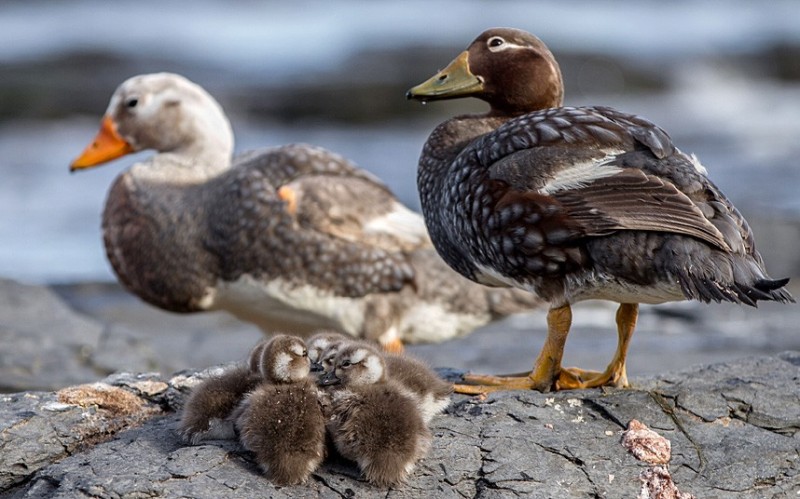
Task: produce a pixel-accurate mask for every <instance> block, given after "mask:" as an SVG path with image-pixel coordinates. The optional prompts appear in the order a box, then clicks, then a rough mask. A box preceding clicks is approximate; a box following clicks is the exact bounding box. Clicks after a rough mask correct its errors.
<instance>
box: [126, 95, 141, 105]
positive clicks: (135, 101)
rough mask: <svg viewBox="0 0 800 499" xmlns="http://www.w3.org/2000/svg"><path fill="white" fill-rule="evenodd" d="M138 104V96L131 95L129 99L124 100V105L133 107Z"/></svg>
mask: <svg viewBox="0 0 800 499" xmlns="http://www.w3.org/2000/svg"><path fill="white" fill-rule="evenodd" d="M137 104H139V98H138V97H131V98H130V99H128V100H126V101H125V107H128V108H134V107H136V105H137Z"/></svg>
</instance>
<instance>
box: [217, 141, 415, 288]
mask: <svg viewBox="0 0 800 499" xmlns="http://www.w3.org/2000/svg"><path fill="white" fill-rule="evenodd" d="M211 190H212V192H214V193H215V195H212V196H211V202H213V203H214V204H215V208H214V209H213V210H211V211H210V213H209V217H208V223H209V226H210V230H209V231H208V233H209V234H212V236H211V237H209V238H208V239H207V240H206V242H205V244H206V246H207V247H208V248H209V250H210V251H212V252H213V253H214V254H216V255H217V257H218V259H219V262H220V263H219V266H220V269H221V274H222V276H223V279H224V280H226V281H234V280H236V279H237V278H239V277H240V276H242V275H243V274H249V275H252V276H254V277H255V278H257V279H259V280H261V281H265V282H266V281H271V280H273V279H282V280H283V281H286V282H290V283H292V284H294V285H296V286H302V285H310V286H313V287H315V288H317V289H319V290H323V291H325V292H329V293H332V294H334V295H337V296H346V297H360V296H364V295H366V294H369V293H376V292H393V291H398V290H400V289H402V288H403V287H404V286H405V285H407V284H408V283H410V282H412V281H413V279H414V269H413V267H412V265H411V264H410V262H409V258H408V255H407V253H406V246H408V245H413V243H411V242H409V241H411V240H415V241H417V243H419V241H420V239H421V238H420V236H419V234H417V235H416V236H413V237H412V236H408V237H406V238H405V239H404V238H403V237H402V236H395V237H394V239H392V238H391V237H388V236H385V235H383V234H382V233H381V230H378V229H373V227H376V226H377V227H380V223H379V221H380V220H381V219H384V218H389V219H392V216H391V213H393V211H392V209H393V208H395V207H396V206H395V205H398V206H400V207H402V205H401V204H400V203H399V202H398V201H397V200H396V199H395V198H394V196H393V195H392V193H391V191H389V190H388V188H386V186H384V185H383V184H381V183H380V182H378V181H376V180H375V179H374V177H372V176H371V175H369V174H368V173H366V172H364V171H363V170H360V169H358V168H356V167H355V166H354V165H353V164H352V163H350V162H348V161H346V160H344V159H343V158H342V157H341V156H338V155H335V154H333V153H329V152H328V151H325V150H324V149H320V148H316V147H311V146H304V145H291V146H283V147H278V148H273V149H266V150H261V151H257V152H252V153H247V154H246V155H245V156H240V157H238V158H237V161H236V163H235V167H234V168H233V169H232V170H231V172H230V173H229V174H228V175H225V176H223V177H221V178H220V179H218V180H217V181H216V182H215V185H214V186H213V187H211ZM378 199H379V200H381V202H380V203H378V202H377V201H376V202H375V205H372V204H370V201H375V200H378ZM387 200H388V201H387ZM393 203H394V204H393ZM402 208H403V209H404V207H402ZM411 213H413V212H411ZM398 218H401V219H402V218H403V217H402V216H400V215H399V216H398ZM411 225H413V223H412V224H411ZM387 230H388V229H385V230H384V232H386V231H387ZM423 230H424V226H423ZM410 232H411V233H413V231H410ZM423 242H424V241H423Z"/></svg>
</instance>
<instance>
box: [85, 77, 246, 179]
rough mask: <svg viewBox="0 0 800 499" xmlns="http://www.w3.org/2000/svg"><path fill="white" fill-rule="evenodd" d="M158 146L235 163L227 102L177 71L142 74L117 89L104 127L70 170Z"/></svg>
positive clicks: (193, 159) (196, 159)
mask: <svg viewBox="0 0 800 499" xmlns="http://www.w3.org/2000/svg"><path fill="white" fill-rule="evenodd" d="M145 149H154V150H156V151H158V152H160V153H165V152H170V153H174V154H177V155H185V156H187V157H188V159H189V160H190V161H191V162H192V163H193V164H194V163H202V162H204V161H207V162H220V161H222V162H227V163H229V162H230V157H231V154H232V152H233V131H232V130H231V125H230V122H229V121H228V118H227V117H226V116H225V113H224V112H223V110H222V107H221V106H220V105H219V103H218V102H217V101H216V100H215V99H214V98H213V97H211V95H209V94H208V93H207V92H206V91H205V90H203V89H202V88H201V87H200V86H198V85H196V84H195V83H192V82H191V81H189V80H187V79H186V78H184V77H183V76H180V75H177V74H172V73H154V74H146V75H138V76H134V77H132V78H129V79H128V80H126V81H124V82H123V83H122V84H121V85H120V86H119V87H118V88H117V90H116V91H115V92H114V94H113V95H112V97H111V101H110V103H109V105H108V109H107V110H106V113H105V115H104V116H103V118H102V120H101V122H100V131H99V132H98V133H97V136H96V137H95V139H94V140H93V141H92V143H91V144H89V145H88V146H87V147H86V149H85V150H84V151H83V153H82V154H81V155H80V156H79V157H78V158H77V159H75V161H73V162H72V164H71V165H70V170H71V171H75V170H80V169H84V168H90V167H93V166H97V165H100V164H103V163H106V162H108V161H111V160H113V159H117V158H119V157H122V156H124V155H126V154H129V153H133V152H138V151H143V150H145Z"/></svg>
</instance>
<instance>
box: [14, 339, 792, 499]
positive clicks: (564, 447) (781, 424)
mask: <svg viewBox="0 0 800 499" xmlns="http://www.w3.org/2000/svg"><path fill="white" fill-rule="evenodd" d="M208 372H209V371H208V370H207V371H202V372H199V373H195V372H184V373H180V374H178V375H175V376H173V377H172V378H170V379H161V378H160V377H158V376H157V375H154V374H144V375H132V374H117V375H114V376H111V377H108V378H106V379H105V380H104V381H102V382H101V383H100V384H92V385H84V386H82V387H79V388H70V389H66V390H61V391H60V392H57V393H32V392H31V393H18V394H12V395H7V396H6V397H5V398H4V399H3V401H2V405H1V406H0V435H2V437H3V438H2V441H0V497H14V498H21V497H55V498H59V497H62V498H67V497H69V498H75V497H119V498H134V497H219V498H225V497H239V498H249V497H253V498H255V497H259V498H261V497H277V498H280V497H336V498H339V497H359V498H361V497H366V498H370V497H422V496H425V497H436V498H439V497H442V498H444V497H493V498H494V497H501V498H502V497H517V496H531V497H607V498H616V497H619V498H623V497H625V498H631V497H651V498H656V497H661V498H667V497H681V498H688V497H691V496H694V497H726V498H753V499H755V498H763V497H796V496H797V495H798V494H800V396H798V394H800V352H786V353H783V354H780V355H777V356H760V357H751V358H746V359H742V360H738V361H733V362H728V363H724V364H714V365H708V366H705V367H700V368H695V369H691V370H685V371H680V372H675V373H670V374H668V375H664V376H660V377H657V378H649V379H635V378H634V379H633V387H632V388H631V389H626V390H617V389H609V390H582V391H575V392H562V393H552V394H542V393H538V392H500V393H495V394H491V395H489V396H487V397H466V396H454V397H453V403H452V405H451V407H450V408H449V409H448V411H447V412H446V413H445V414H443V415H440V416H438V417H436V418H435V419H434V420H433V421H432V423H431V425H432V430H433V433H434V435H435V438H434V442H433V447H432V449H431V452H430V454H429V455H428V456H427V457H426V458H425V459H424V460H422V461H421V462H420V463H419V464H418V466H417V468H416V469H415V471H414V472H413V473H412V476H411V478H410V480H409V482H408V483H407V484H406V485H405V486H404V487H402V488H398V489H396V490H390V491H388V494H387V491H386V490H382V489H379V488H376V487H373V486H371V485H369V484H368V483H367V482H365V481H364V480H363V479H360V478H359V473H358V470H357V469H356V468H355V466H354V465H353V464H352V463H348V462H345V461H342V460H341V459H330V460H329V461H327V462H326V463H325V464H323V466H322V467H321V468H320V469H319V470H317V472H315V473H314V474H313V476H312V479H311V480H309V482H308V483H307V484H305V485H303V486H298V487H284V488H276V487H274V486H273V485H272V484H271V483H270V482H269V481H268V480H267V479H266V478H264V476H263V475H262V474H261V473H260V472H259V470H258V468H257V466H256V465H255V463H254V461H253V459H252V457H251V456H250V455H249V454H248V453H247V452H245V451H244V450H243V449H242V448H241V447H240V446H239V445H238V444H237V443H236V442H233V441H213V442H207V443H205V444H203V445H198V446H186V445H184V444H183V443H181V441H180V438H179V436H178V434H177V431H176V425H177V422H178V419H179V410H180V408H181V406H182V403H183V401H184V399H185V395H186V393H188V391H189V389H190V387H191V386H193V385H194V384H196V383H197V382H198V381H199V379H202V378H203V377H204V376H207V375H208ZM443 372H444V371H443ZM448 375H450V376H457V373H454V372H452V371H450V372H449V373H448ZM123 393H124V395H123ZM633 419H636V420H638V421H640V422H641V423H642V424H644V425H646V426H647V427H649V428H650V429H651V430H652V433H645V434H644V435H646V436H648V437H649V438H652V439H655V440H656V441H657V440H658V438H663V439H666V440H669V441H670V442H671V458H668V460H669V463H668V464H649V463H647V462H644V461H640V460H638V459H637V458H636V457H635V456H634V455H632V454H631V453H630V452H629V451H628V450H627V449H626V448H625V447H624V446H623V432H624V431H625V429H626V428H627V427H628V425H629V423H630V422H631V420H633ZM662 444H663V442H662ZM662 461H663V459H662ZM669 494H672V495H669Z"/></svg>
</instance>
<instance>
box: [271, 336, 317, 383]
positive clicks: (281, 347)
mask: <svg viewBox="0 0 800 499" xmlns="http://www.w3.org/2000/svg"><path fill="white" fill-rule="evenodd" d="M310 372H311V361H309V360H308V349H307V348H306V344H305V343H304V342H303V340H302V339H300V338H298V337H296V336H288V335H285V334H279V335H276V336H274V337H273V338H272V339H271V340H270V341H269V343H267V344H266V346H265V347H264V350H263V352H262V354H261V375H262V376H263V377H264V379H266V380H269V381H272V382H273V383H296V382H298V381H302V380H304V379H305V378H306V377H308V374H309V373H310Z"/></svg>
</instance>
